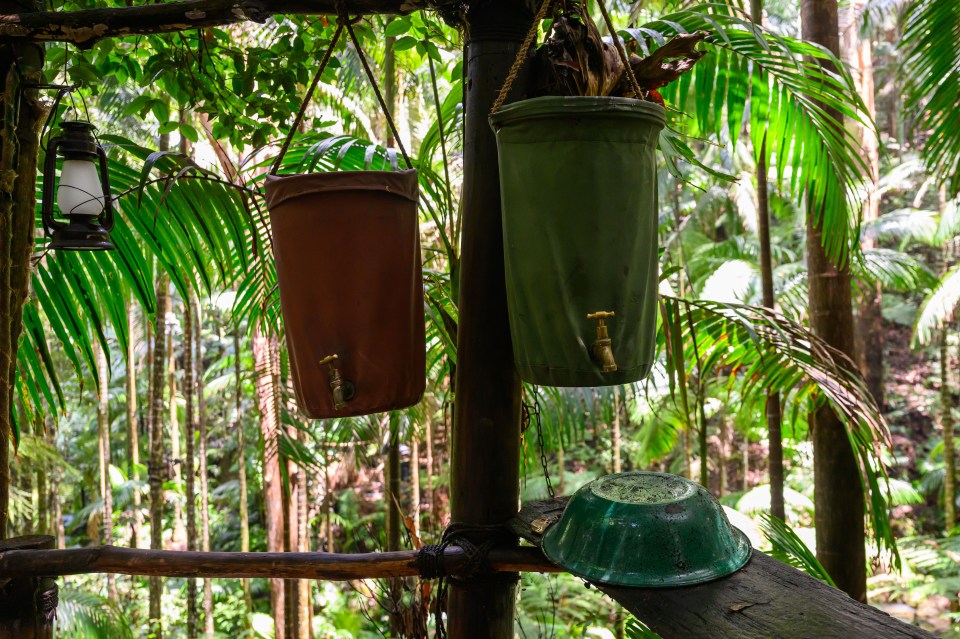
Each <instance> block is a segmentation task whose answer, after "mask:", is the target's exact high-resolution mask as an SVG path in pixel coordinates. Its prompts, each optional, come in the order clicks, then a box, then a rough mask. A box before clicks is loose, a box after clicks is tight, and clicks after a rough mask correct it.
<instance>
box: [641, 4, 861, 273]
mask: <svg viewBox="0 0 960 639" xmlns="http://www.w3.org/2000/svg"><path fill="white" fill-rule="evenodd" d="M697 30H707V31H709V32H711V36H710V38H709V39H708V41H709V42H710V45H711V46H712V47H713V51H714V52H715V55H712V56H707V57H705V58H704V59H702V60H701V61H700V62H699V63H698V64H697V66H696V67H695V68H694V71H693V72H692V73H691V74H688V75H687V76H683V78H682V79H681V81H680V82H677V83H674V84H673V85H671V86H669V87H666V88H664V89H663V91H662V92H663V94H664V98H665V99H667V100H669V101H670V102H671V103H672V104H675V105H677V107H678V108H679V109H680V110H681V111H691V110H692V112H693V116H692V118H691V122H692V123H693V128H692V131H691V132H692V133H699V134H700V135H703V136H712V137H716V138H720V137H727V138H728V139H730V140H731V141H733V143H735V144H736V143H738V142H739V140H740V138H741V132H742V130H743V127H744V125H745V124H746V123H747V122H749V125H750V136H751V138H752V141H753V147H754V149H755V150H757V149H759V148H761V142H762V141H763V140H766V148H767V152H768V154H769V155H770V156H771V157H772V160H773V164H772V165H773V166H775V167H776V169H777V175H778V180H779V186H780V188H781V189H784V190H787V191H789V192H790V193H792V194H793V195H794V196H795V197H796V198H797V199H800V198H803V197H806V198H808V199H809V204H810V207H811V210H813V211H815V215H816V216H817V221H818V222H822V224H823V228H824V234H823V237H824V242H825V244H824V248H825V249H826V251H827V253H828V255H829V256H830V257H831V258H832V259H833V260H834V261H837V262H839V263H842V262H844V260H845V259H846V257H847V253H848V245H849V241H850V238H851V235H852V233H853V232H854V230H855V229H856V226H857V223H858V219H859V215H858V213H857V211H859V209H860V194H861V193H862V192H863V189H864V178H863V175H866V174H868V173H867V170H866V167H865V165H864V162H863V159H862V157H861V155H860V149H859V148H858V147H857V146H856V144H855V143H854V142H853V141H852V139H851V138H850V136H847V135H845V133H844V128H843V126H842V124H841V123H840V122H838V121H837V119H836V117H835V116H834V115H833V112H834V111H835V112H837V113H839V114H841V115H842V116H843V117H845V118H848V119H850V120H851V121H853V122H856V123H860V124H862V125H863V126H865V127H867V128H868V129H871V130H872V129H873V126H872V123H871V122H870V119H869V117H868V116H867V115H865V112H866V109H865V107H864V105H863V103H862V101H861V100H860V98H859V97H858V94H857V91H856V89H855V86H854V84H853V81H852V79H851V77H850V75H849V73H848V72H847V71H846V69H845V68H844V67H843V65H842V64H841V63H840V62H839V61H838V60H837V59H836V57H835V56H834V55H833V54H832V53H830V52H829V51H827V50H826V49H824V48H822V47H820V46H818V45H815V44H811V43H809V42H805V41H803V40H797V39H794V38H788V37H784V36H779V35H776V34H774V33H772V32H770V31H767V30H765V29H763V28H762V27H759V26H757V25H755V24H753V23H752V22H750V21H749V20H747V19H745V18H743V17H740V15H738V11H737V10H736V9H735V8H732V7H730V6H729V5H726V4H720V3H714V4H705V5H701V6H699V7H697V8H695V9H691V10H688V11H680V12H677V13H673V14H670V15H668V16H665V17H664V18H663V19H661V20H657V21H654V22H650V23H647V24H646V25H644V26H643V27H641V28H640V29H635V30H628V31H627V33H629V34H630V36H632V37H633V38H634V39H635V40H636V41H637V42H638V44H640V45H641V48H650V47H653V45H654V44H656V43H657V42H660V41H661V40H662V39H663V38H665V37H666V36H670V35H674V34H675V33H678V32H693V31H697ZM654 34H659V35H660V38H657V37H654ZM751 70H752V73H751ZM744 115H745V117H744ZM724 129H726V132H725V135H724V136H721V133H723V132H724ZM661 142H662V140H661ZM668 165H669V163H668Z"/></svg>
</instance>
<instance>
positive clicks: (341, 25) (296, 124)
mask: <svg viewBox="0 0 960 639" xmlns="http://www.w3.org/2000/svg"><path fill="white" fill-rule="evenodd" d="M337 11H338V13H339V15H338V17H337V30H336V31H335V32H334V34H333V39H332V40H331V41H330V46H329V47H327V51H326V53H324V55H323V59H322V60H321V61H320V68H319V69H318V70H317V72H316V73H315V74H314V76H313V80H312V81H311V82H310V87H309V88H308V89H307V93H306V95H305V96H304V97H303V102H302V103H301V104H300V110H299V111H298V112H297V117H296V118H295V119H294V121H293V126H291V127H290V131H289V133H287V137H286V139H285V140H284V141H283V146H281V147H280V152H279V153H278V154H277V157H276V159H275V160H274V161H273V165H272V166H271V167H270V173H271V174H273V175H276V173H277V172H278V171H279V170H280V165H281V163H282V162H283V156H284V155H286V153H287V149H289V148H290V143H291V142H292V141H293V136H294V135H295V134H296V132H297V130H298V129H299V128H300V123H301V122H303V116H304V114H305V113H306V111H307V106H308V105H309V104H310V100H311V99H313V93H314V91H316V89H317V85H319V84H320V77H321V76H322V75H323V72H324V70H326V68H327V64H329V63H330V58H331V57H332V56H333V51H334V49H335V48H336V46H337V42H338V41H339V40H340V35H341V34H342V33H343V31H344V29H346V31H347V33H348V34H349V35H350V40H351V41H352V42H353V46H354V48H356V50H357V55H358V56H359V57H360V63H361V65H362V66H363V70H364V72H365V73H366V75H367V78H368V79H369V80H370V84H371V86H373V92H374V93H375V94H376V96H377V102H379V104H380V109H381V110H382V111H383V114H384V116H386V118H387V124H388V125H389V126H390V131H392V132H393V138H394V140H396V143H397V147H398V148H399V149H400V153H401V154H403V159H404V161H405V162H406V163H407V167H408V168H411V169H412V168H413V162H412V161H411V160H410V156H409V155H408V154H407V150H406V149H405V148H404V146H403V142H402V141H401V140H400V133H399V132H398V131H397V125H396V123H395V122H394V121H393V114H392V113H390V109H389V108H387V103H386V101H385V100H384V99H383V94H382V93H381V92H380V85H379V83H378V82H377V78H376V76H374V75H373V70H372V69H371V68H370V63H369V62H367V57H366V56H365V55H364V53H363V47H361V46H360V41H359V40H358V39H357V34H356V33H354V31H353V25H354V24H356V23H357V22H359V21H360V18H349V17H348V16H347V14H346V12H345V11H344V10H343V7H342V4H341V3H339V2H338V3H337Z"/></svg>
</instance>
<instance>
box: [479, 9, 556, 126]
mask: <svg viewBox="0 0 960 639" xmlns="http://www.w3.org/2000/svg"><path fill="white" fill-rule="evenodd" d="M552 2H553V0H543V3H542V4H541V5H540V10H539V11H537V16H536V17H535V18H534V19H533V24H531V25H530V30H529V31H527V37H526V38H524V39H523V44H521V45H520V49H519V50H518V51H517V57H516V58H515V59H514V61H513V66H511V67H510V72H509V73H508V74H507V79H506V80H504V82H503V86H502V87H500V93H499V94H497V100H496V102H494V103H493V108H492V109H490V115H493V114H494V113H496V112H497V111H499V110H500V108H501V107H502V106H503V103H504V101H506V99H507V96H508V95H510V89H512V88H513V83H514V81H516V79H517V74H518V73H520V69H521V68H522V67H523V63H524V62H526V59H527V52H528V51H529V50H530V47H532V46H533V42H534V40H536V38H537V32H538V31H540V23H541V22H543V20H544V18H546V17H547V11H548V10H549V9H550V5H551V4H552Z"/></svg>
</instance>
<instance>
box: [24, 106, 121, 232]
mask: <svg viewBox="0 0 960 639" xmlns="http://www.w3.org/2000/svg"><path fill="white" fill-rule="evenodd" d="M60 129H61V133H60V135H58V136H57V137H55V138H53V139H51V140H50V142H49V143H48V144H47V156H46V159H45V161H44V164H43V196H42V197H43V200H42V204H41V213H42V217H43V228H44V230H45V231H46V234H47V236H48V237H49V238H50V244H49V248H50V249H54V250H56V249H61V250H68V251H109V250H113V249H114V248H116V247H114V245H113V243H112V242H111V241H110V231H112V230H113V224H114V212H113V197H112V196H111V194H110V173H109V172H108V171H107V154H106V151H104V149H103V147H102V146H100V145H99V144H98V143H97V140H96V138H95V137H94V133H93V132H94V130H95V129H94V126H93V125H92V124H90V123H89V122H86V121H84V120H73V121H68V122H61V123H60ZM59 155H62V156H63V158H64V159H65V160H81V161H97V162H98V166H99V169H100V184H101V186H102V187H103V200H104V201H103V211H102V212H101V213H100V214H99V215H97V216H88V215H79V214H71V213H70V212H67V211H63V212H62V213H63V215H64V216H65V217H66V218H67V220H68V221H66V222H64V221H60V220H57V219H56V217H55V216H54V207H55V200H56V179H55V177H56V173H57V157H58V156H59Z"/></svg>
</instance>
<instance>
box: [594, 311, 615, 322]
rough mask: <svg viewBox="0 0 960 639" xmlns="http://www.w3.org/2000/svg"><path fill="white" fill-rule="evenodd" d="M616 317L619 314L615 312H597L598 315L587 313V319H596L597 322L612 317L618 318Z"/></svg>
mask: <svg viewBox="0 0 960 639" xmlns="http://www.w3.org/2000/svg"><path fill="white" fill-rule="evenodd" d="M616 316H617V314H616V313H614V312H613V311H597V312H596V313H587V319H595V320H601V321H603V320H605V319H608V318H611V317H616Z"/></svg>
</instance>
